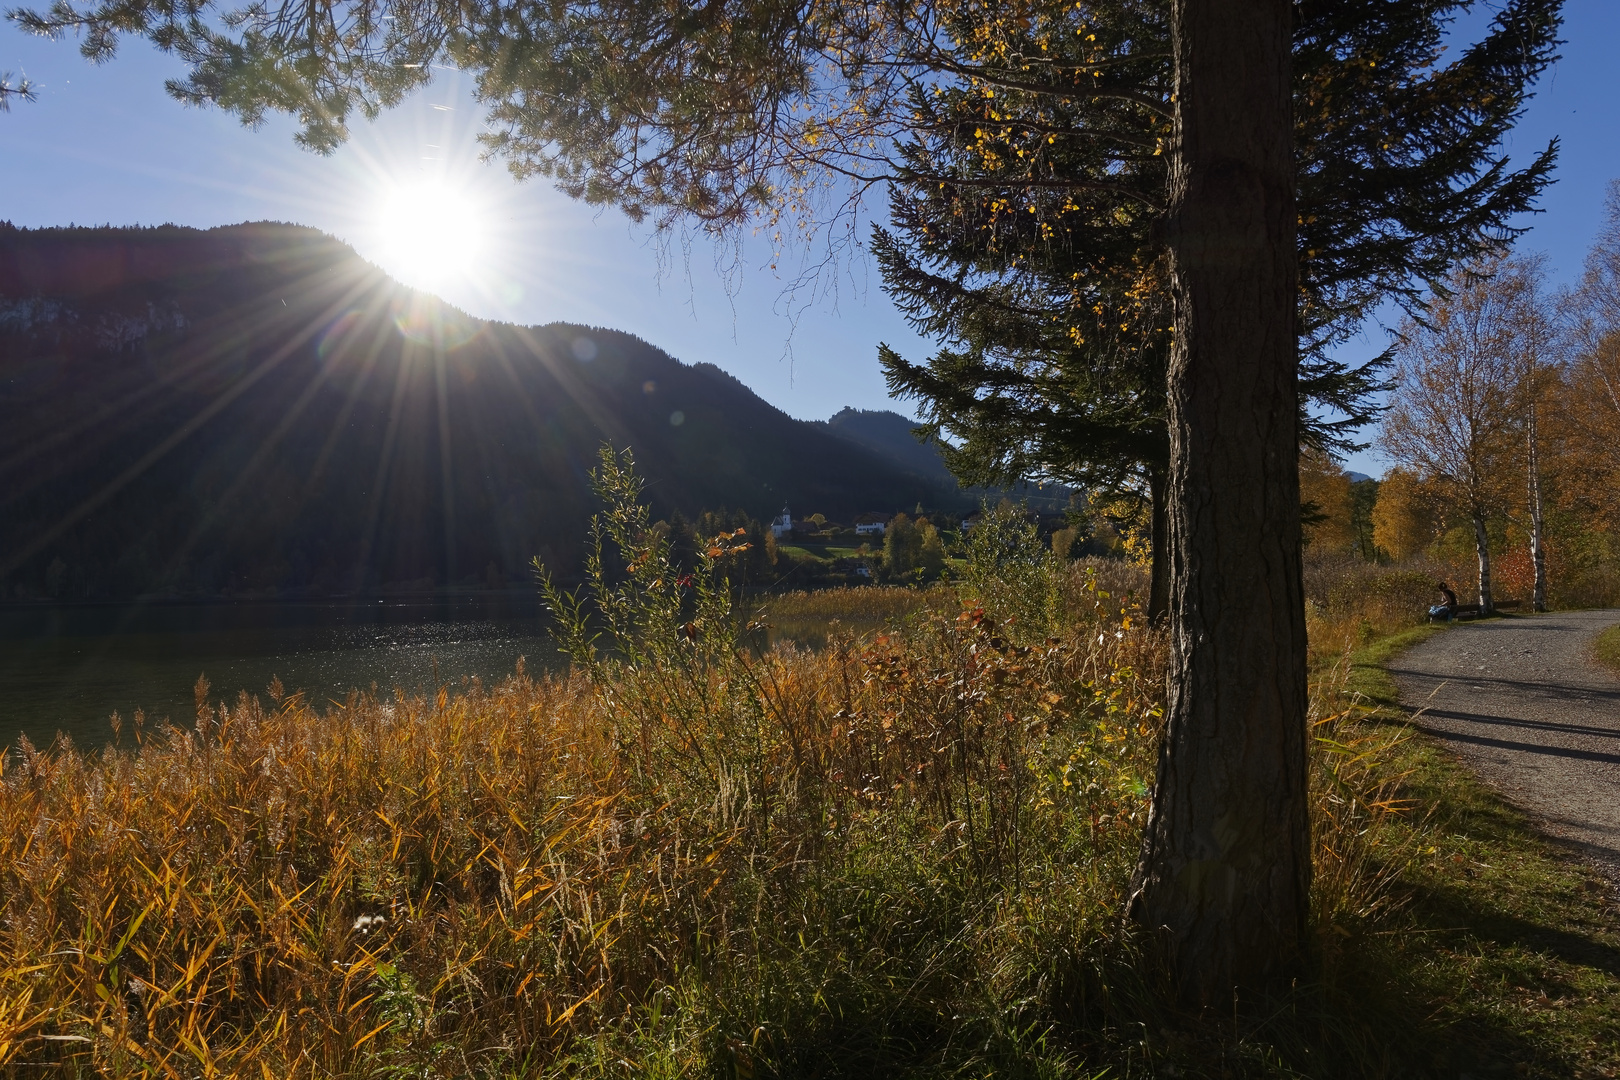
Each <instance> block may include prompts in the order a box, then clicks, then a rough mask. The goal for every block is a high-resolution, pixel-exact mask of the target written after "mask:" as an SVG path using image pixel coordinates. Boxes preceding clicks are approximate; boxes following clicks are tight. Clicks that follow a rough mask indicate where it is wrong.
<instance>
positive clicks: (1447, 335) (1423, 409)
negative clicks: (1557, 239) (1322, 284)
mask: <svg viewBox="0 0 1620 1080" xmlns="http://www.w3.org/2000/svg"><path fill="white" fill-rule="evenodd" d="M1514 273H1516V271H1515V270H1514V269H1513V267H1512V266H1511V264H1509V263H1508V261H1507V260H1494V261H1492V262H1489V263H1484V264H1476V265H1475V266H1472V267H1468V268H1466V269H1463V270H1461V271H1459V272H1458V273H1456V274H1455V275H1454V276H1453V278H1452V281H1451V288H1450V292H1449V294H1447V295H1444V296H1442V297H1440V298H1439V299H1437V300H1436V301H1435V303H1434V304H1433V306H1432V307H1431V308H1430V311H1429V316H1428V318H1427V319H1425V320H1424V321H1423V322H1418V321H1416V320H1408V321H1407V322H1406V323H1405V324H1404V326H1403V327H1402V332H1401V343H1400V345H1399V346H1398V347H1397V349H1396V367H1395V379H1394V383H1395V386H1394V392H1393V394H1392V395H1391V397H1390V405H1389V411H1388V413H1386V414H1385V417H1384V424H1383V430H1382V432H1381V434H1380V438H1379V442H1380V445H1381V448H1382V449H1383V451H1384V453H1385V454H1386V455H1387V456H1388V457H1389V458H1390V459H1391V460H1393V461H1394V462H1395V463H1396V464H1398V465H1401V466H1405V467H1406V468H1408V469H1411V470H1412V471H1413V472H1415V473H1417V474H1418V476H1419V477H1421V478H1423V479H1424V480H1428V481H1431V482H1433V483H1435V484H1437V485H1438V486H1439V487H1440V488H1441V489H1443V490H1445V491H1446V492H1447V493H1448V494H1449V495H1450V496H1451V497H1452V499H1453V501H1454V502H1455V504H1456V505H1457V506H1458V507H1459V508H1460V509H1462V510H1463V512H1464V513H1465V514H1466V515H1467V516H1468V519H1469V522H1470V523H1471V524H1472V526H1473V532H1474V550H1475V554H1476V556H1477V558H1478V563H1479V572H1478V592H1479V606H1480V608H1481V610H1483V611H1485V612H1487V613H1488V612H1490V611H1491V610H1492V594H1491V550H1490V534H1489V531H1488V530H1487V527H1486V526H1487V522H1488V520H1489V519H1490V517H1491V516H1492V515H1493V514H1494V513H1496V512H1497V511H1498V510H1499V509H1500V508H1501V506H1502V499H1501V492H1502V489H1503V484H1504V476H1505V474H1507V473H1508V472H1510V471H1512V456H1513V450H1514V444H1515V441H1516V438H1517V436H1518V434H1519V431H1518V429H1519V424H1518V422H1517V420H1518V416H1517V414H1518V406H1519V404H1520V402H1521V400H1522V399H1521V397H1520V392H1519V385H1520V377H1521V375H1522V367H1523V360H1522V358H1521V354H1520V349H1519V337H1520V333H1519V329H1520V328H1519V316H1520V310H1519V308H1520V299H1519V297H1518V295H1517V294H1516V293H1515V292H1514V291H1512V282H1511V281H1510V278H1511V276H1512V275H1513V274H1514Z"/></svg>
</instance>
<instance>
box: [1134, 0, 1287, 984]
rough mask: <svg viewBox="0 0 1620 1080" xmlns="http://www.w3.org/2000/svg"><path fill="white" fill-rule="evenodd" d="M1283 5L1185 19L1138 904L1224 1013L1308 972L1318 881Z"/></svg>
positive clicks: (1178, 58)
mask: <svg viewBox="0 0 1620 1080" xmlns="http://www.w3.org/2000/svg"><path fill="white" fill-rule="evenodd" d="M1290 6H1291V5H1290V3H1289V0H1176V3H1175V5H1174V12H1173V16H1172V17H1173V23H1174V30H1173V33H1174V45H1173V47H1174V52H1175V64H1176V106H1175V107H1176V120H1175V123H1176V132H1175V143H1174V145H1173V147H1172V153H1173V156H1172V159H1171V170H1172V190H1171V200H1172V201H1171V207H1170V215H1169V221H1168V225H1167V230H1168V231H1167V240H1168V243H1169V248H1170V253H1171V259H1172V268H1173V279H1172V281H1173V290H1174V297H1175V307H1176V323H1175V335H1176V336H1175V346H1174V352H1173V354H1172V357H1171V365H1170V380H1169V396H1170V432H1171V462H1170V500H1169V503H1170V558H1171V565H1170V574H1171V580H1170V589H1171V599H1170V612H1171V641H1172V645H1171V648H1172V653H1171V672H1170V688H1169V690H1170V694H1169V715H1168V720H1167V725H1166V730H1165V736H1164V743H1163V747H1162V750H1161V752H1160V756H1159V767H1158V780H1157V785H1156V787H1155V789H1154V795H1153V808H1152V811H1151V813H1150V815H1149V818H1148V824H1147V835H1146V839H1145V842H1144V846H1143V852H1142V861H1141V865H1140V867H1139V869H1138V871H1137V881H1136V889H1135V890H1134V893H1133V897H1132V903H1131V913H1132V915H1133V916H1134V918H1135V919H1136V920H1137V921H1138V922H1139V923H1141V924H1143V925H1145V926H1146V927H1148V928H1151V929H1153V930H1156V931H1159V932H1160V933H1162V934H1164V935H1165V938H1166V940H1167V944H1168V946H1169V950H1170V952H1169V956H1170V961H1171V964H1172V970H1173V971H1174V973H1175V976H1176V979H1177V981H1178V986H1179V989H1180V992H1181V993H1182V995H1183V997H1184V998H1185V999H1186V1000H1188V1001H1190V1002H1193V1003H1201V1004H1205V1005H1211V1006H1220V1007H1224V1008H1230V1007H1231V1005H1232V1000H1233V999H1232V994H1233V993H1234V991H1235V990H1237V989H1255V990H1262V991H1263V990H1267V989H1272V988H1278V987H1286V986H1287V984H1288V980H1289V978H1290V977H1292V976H1294V975H1295V974H1296V973H1297V972H1298V971H1299V965H1300V962H1301V959H1302V954H1303V953H1304V951H1305V942H1306V925H1307V915H1308V906H1309V893H1310V866H1311V864H1310V846H1309V828H1308V819H1307V797H1306V783H1307V771H1306V719H1305V676H1306V667H1305V664H1306V660H1305V612H1304V597H1303V589H1302V586H1301V580H1300V521H1299V467H1298V453H1299V433H1298V408H1299V407H1298V395H1297V389H1296V374H1297V366H1298V338H1297V335H1296V329H1295V304H1296V303H1297V302H1298V267H1297V263H1296V258H1295V248H1294V243H1295V240H1294V229H1295V208H1294V163H1293V153H1292V140H1291V123H1290V100H1289V89H1290V87H1289V82H1290V64H1289V29H1290V26H1289V18H1290Z"/></svg>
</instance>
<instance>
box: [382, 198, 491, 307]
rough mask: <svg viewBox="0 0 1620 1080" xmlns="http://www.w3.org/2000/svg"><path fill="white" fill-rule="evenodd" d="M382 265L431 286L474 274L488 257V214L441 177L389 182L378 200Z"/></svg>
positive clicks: (408, 281)
mask: <svg viewBox="0 0 1620 1080" xmlns="http://www.w3.org/2000/svg"><path fill="white" fill-rule="evenodd" d="M375 228H376V229H377V238H378V241H379V245H378V246H379V252H378V254H379V255H380V258H379V260H378V261H379V262H380V263H381V264H382V266H383V269H385V270H387V271H388V272H390V273H391V274H394V275H395V276H396V277H398V278H399V279H400V280H402V281H404V282H405V283H406V284H409V285H417V286H422V287H432V286H435V285H442V284H446V283H449V282H453V281H456V280H458V279H462V278H465V277H467V276H468V275H470V274H471V273H473V272H474V271H475V270H476V269H477V268H478V267H479V265H480V264H481V263H482V262H483V260H484V258H485V256H486V247H487V243H488V225H487V222H486V214H485V212H484V209H483V207H482V206H480V205H479V202H478V200H477V199H476V198H475V197H474V195H473V194H472V193H471V192H470V191H468V190H467V189H465V188H458V187H456V186H455V185H452V184H448V183H445V182H443V181H439V180H421V181H416V182H414V183H409V184H399V185H394V186H391V187H389V188H387V189H385V190H384V191H383V192H381V193H380V196H379V198H378V200H377V207H376V219H375Z"/></svg>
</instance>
